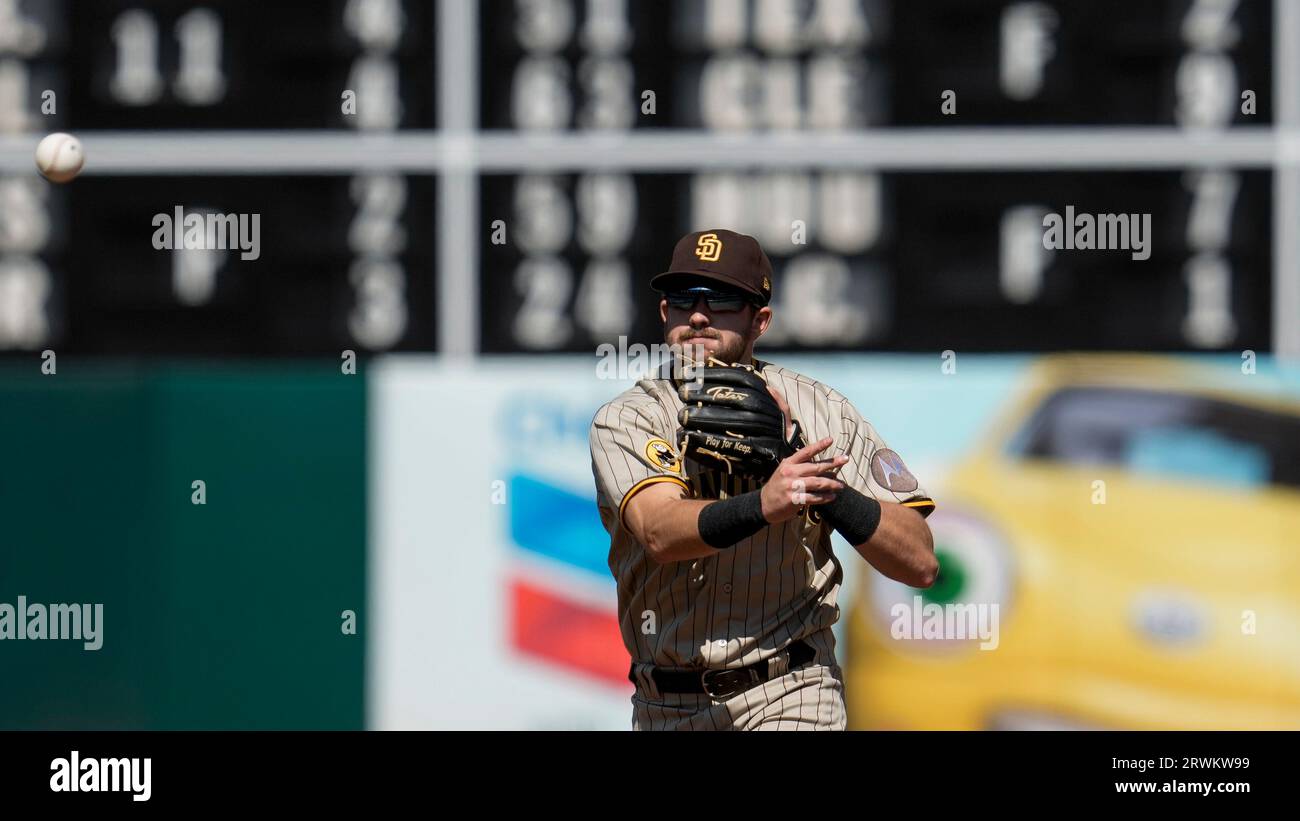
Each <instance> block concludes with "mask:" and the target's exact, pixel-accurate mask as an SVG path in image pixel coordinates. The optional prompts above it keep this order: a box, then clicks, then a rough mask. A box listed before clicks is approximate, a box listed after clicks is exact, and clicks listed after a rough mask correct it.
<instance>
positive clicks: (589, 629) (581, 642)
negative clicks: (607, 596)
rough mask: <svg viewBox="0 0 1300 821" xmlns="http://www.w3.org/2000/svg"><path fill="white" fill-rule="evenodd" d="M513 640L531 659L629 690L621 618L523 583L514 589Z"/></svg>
mask: <svg viewBox="0 0 1300 821" xmlns="http://www.w3.org/2000/svg"><path fill="white" fill-rule="evenodd" d="M510 602H511V606H512V609H513V612H512V613H511V617H510V632H511V636H510V640H511V642H512V643H513V644H514V646H515V647H516V648H517V649H519V650H521V651H523V652H524V653H526V654H528V655H531V656H538V657H540V658H542V659H545V660H546V661H549V662H552V663H555V664H559V665H561V666H563V667H567V668H570V669H572V670H576V671H579V672H582V673H585V674H587V675H589V676H593V677H595V678H598V679H600V680H601V681H603V682H605V683H607V684H617V685H619V686H620V687H622V688H624V689H630V688H631V686H632V685H631V683H630V682H629V681H628V680H627V668H628V664H629V663H630V659H629V658H628V654H627V650H626V649H625V648H624V647H623V638H622V636H621V635H620V634H619V629H618V616H617V615H615V614H614V613H612V612H610V611H607V610H600V609H597V608H594V607H588V606H586V605H582V604H577V603H575V602H572V601H568V600H565V599H563V598H561V597H560V596H558V595H556V594H555V593H552V592H550V591H548V590H545V589H543V588H541V587H538V586H536V585H532V584H529V583H528V582H525V581H521V580H518V579H516V580H514V581H512V582H511V583H510Z"/></svg>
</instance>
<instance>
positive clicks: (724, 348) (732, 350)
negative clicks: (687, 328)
mask: <svg viewBox="0 0 1300 821" xmlns="http://www.w3.org/2000/svg"><path fill="white" fill-rule="evenodd" d="M681 338H685V339H689V338H690V333H689V332H688V333H686V334H683V335H682V337H681ZM706 338H708V339H711V340H713V341H714V342H716V343H717V345H716V348H713V349H712V350H711V349H710V348H709V347H705V346H702V345H700V344H699V343H690V342H680V343H678V348H679V349H680V350H679V353H678V358H679V360H680V362H681V364H683V365H687V366H689V365H691V364H692V363H693V362H699V363H701V364H703V363H704V362H705V361H706V360H707V359H708V358H709V357H713V358H714V359H718V360H721V361H723V362H726V363H727V364H731V363H733V362H738V363H741V364H746V365H747V364H749V362H748V360H746V359H745V352H746V351H747V350H749V343H750V339H749V337H748V336H747V335H739V336H736V337H734V338H732V339H731V340H727V339H726V338H725V337H723V336H722V335H721V334H719V333H717V332H713V333H709V334H706Z"/></svg>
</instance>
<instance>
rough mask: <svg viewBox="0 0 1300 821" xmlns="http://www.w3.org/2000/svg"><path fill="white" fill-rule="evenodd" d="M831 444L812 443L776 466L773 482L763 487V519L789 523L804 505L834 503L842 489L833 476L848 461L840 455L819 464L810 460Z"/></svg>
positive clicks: (841, 485)
mask: <svg viewBox="0 0 1300 821" xmlns="http://www.w3.org/2000/svg"><path fill="white" fill-rule="evenodd" d="M834 441H835V440H834V439H832V438H831V437H829V436H827V437H826V438H825V439H822V440H820V441H817V442H813V443H812V444H811V445H808V446H807V447H804V448H801V449H799V450H798V451H796V452H795V453H794V455H792V456H789V457H787V458H786V459H783V460H782V461H781V464H779V465H777V466H776V470H774V471H773V472H772V478H770V479H768V480H767V484H765V485H763V492H762V500H763V518H764V519H767V520H768V521H769V522H771V523H773V524H776V523H777V522H784V521H788V520H790V519H793V518H794V517H795V516H797V515H798V514H799V509H800V508H802V507H803V506H805V505H823V504H826V503H827V502H831V501H834V500H835V496H836V494H838V493H839V492H840V491H841V490H843V489H844V483H843V482H841V481H840V480H839V479H836V478H835V473H836V471H838V470H839V469H840V468H841V467H843V466H844V464H845V463H846V462H848V461H849V458H848V457H847V456H843V455H840V456H836V457H835V458H833V459H825V460H821V461H816V460H814V459H813V457H814V456H816V455H817V454H819V453H821V452H822V451H824V450H826V449H827V448H829V447H830V446H831V444H832V443H833V442H834Z"/></svg>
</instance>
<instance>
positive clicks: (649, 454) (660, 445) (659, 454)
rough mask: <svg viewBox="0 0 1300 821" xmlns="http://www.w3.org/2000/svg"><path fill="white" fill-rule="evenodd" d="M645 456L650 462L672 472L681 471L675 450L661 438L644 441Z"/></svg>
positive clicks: (680, 464)
mask: <svg viewBox="0 0 1300 821" xmlns="http://www.w3.org/2000/svg"><path fill="white" fill-rule="evenodd" d="M645 458H646V459H648V460H650V464H652V465H655V466H656V467H659V468H662V469H663V470H671V471H672V472H673V473H681V472H682V463H681V461H680V460H679V459H678V458H677V451H675V450H673V446H672V445H670V444H668V443H667V442H665V441H664V440H662V439H651V440H650V441H649V442H646V443H645Z"/></svg>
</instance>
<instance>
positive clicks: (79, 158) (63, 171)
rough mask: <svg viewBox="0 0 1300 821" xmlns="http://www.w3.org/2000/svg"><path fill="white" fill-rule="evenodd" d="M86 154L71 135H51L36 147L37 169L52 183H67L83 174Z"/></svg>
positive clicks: (79, 142) (79, 143)
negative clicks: (82, 167) (82, 169)
mask: <svg viewBox="0 0 1300 821" xmlns="http://www.w3.org/2000/svg"><path fill="white" fill-rule="evenodd" d="M85 161H86V153H85V152H84V151H82V150H81V140H78V139H77V138H76V137H74V136H72V135H71V134H63V133H58V134H51V135H49V136H48V137H46V138H45V139H43V140H41V144H40V145H38V146H36V167H37V168H39V169H40V171H41V174H43V175H44V176H45V179H47V180H49V181H50V182H67V181H68V180H70V179H72V178H73V177H75V176H77V174H78V173H80V172H81V166H82V165H83V164H84V163H85Z"/></svg>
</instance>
